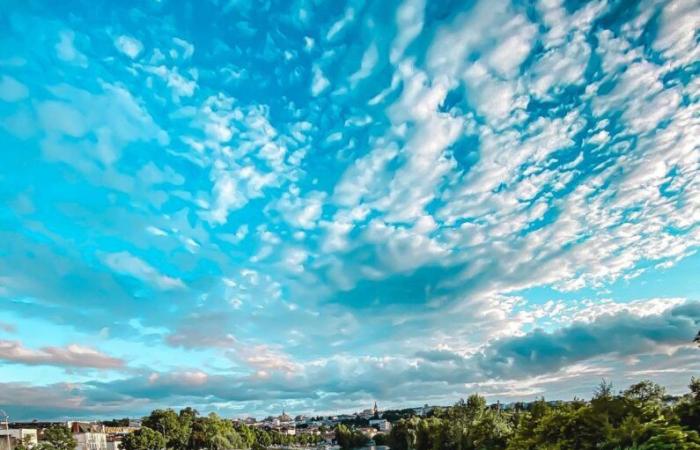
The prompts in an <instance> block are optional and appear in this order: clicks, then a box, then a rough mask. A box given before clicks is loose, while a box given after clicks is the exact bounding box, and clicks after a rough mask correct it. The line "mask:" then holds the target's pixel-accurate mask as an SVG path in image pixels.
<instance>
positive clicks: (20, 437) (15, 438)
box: [0, 428, 39, 450]
mask: <svg viewBox="0 0 700 450" xmlns="http://www.w3.org/2000/svg"><path fill="white" fill-rule="evenodd" d="M8 436H9V439H8ZM8 441H9V442H10V448H9V449H7V442H8ZM38 442H39V440H38V436H37V433H36V430H33V429H31V428H17V429H9V430H0V448H1V449H2V450H12V449H13V448H15V447H16V446H17V445H18V444H24V443H26V444H28V445H29V448H32V447H34V446H35V445H36V444H37V443H38Z"/></svg>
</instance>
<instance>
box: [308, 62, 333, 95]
mask: <svg viewBox="0 0 700 450" xmlns="http://www.w3.org/2000/svg"><path fill="white" fill-rule="evenodd" d="M312 70H313V79H312V80H311V95H313V96H314V97H316V96H318V95H320V94H321V93H323V91H325V90H326V89H328V86H330V82H329V81H328V78H326V77H325V76H324V75H323V71H322V70H321V68H320V67H319V66H317V65H314V66H313V69H312Z"/></svg>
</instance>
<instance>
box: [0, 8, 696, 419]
mask: <svg viewBox="0 0 700 450" xmlns="http://www.w3.org/2000/svg"><path fill="white" fill-rule="evenodd" d="M0 3H2V5H3V11H4V13H3V14H2V15H1V16H0V30H2V32H1V33H0V204H1V205H2V207H1V208H0V408H1V409H3V410H5V411H7V413H8V414H9V416H10V419H11V420H28V419H33V418H37V419H60V418H88V417H92V418H101V417H124V416H131V417H135V416H140V415H143V414H146V413H148V412H149V411H150V410H152V409H154V408H158V407H173V408H180V407H184V406H193V407H195V408H197V409H198V410H199V411H200V412H210V411H215V412H218V413H219V414H221V415H225V416H228V417H239V416H247V415H255V416H263V415H267V414H270V413H279V412H281V410H282V409H285V410H286V411H289V412H292V413H306V414H312V413H329V412H350V411H355V410H360V409H365V408H368V407H370V406H371V405H372V404H373V402H374V401H377V402H378V404H379V407H380V409H382V408H390V407H408V406H420V405H423V404H424V403H428V404H450V403H453V402H455V401H457V400H458V399H459V398H461V397H466V396H467V395H469V394H471V393H475V392H478V393H481V394H482V395H485V396H486V397H487V399H488V400H489V401H493V402H495V401H497V400H499V401H501V402H511V401H516V400H533V399H535V398H537V397H539V396H545V397H546V398H548V399H571V398H573V397H575V396H578V397H589V396H590V395H591V393H592V392H593V390H594V388H595V386H596V385H597V384H598V383H600V381H601V379H606V380H609V381H612V382H613V384H614V386H615V388H616V389H624V388H625V387H627V386H628V385H629V384H631V383H633V382H636V381H639V380H641V379H651V380H653V381H656V382H659V383H662V384H664V385H665V386H666V387H667V388H668V390H669V392H671V393H680V392H683V391H684V390H685V389H686V386H687V384H688V382H689V380H690V377H691V375H693V374H695V375H697V374H699V373H700V349H698V348H697V346H693V345H692V339H693V337H694V336H695V334H696V333H697V332H698V329H700V282H699V280H700V275H699V274H700V254H698V253H697V250H698V247H699V244H700V226H699V223H700V176H699V171H700V148H699V137H700V79H699V78H698V76H697V75H698V73H699V72H700V37H699V35H698V29H697V24H698V23H700V3H698V2H697V1H688V0H676V1H658V0H642V1H638V2H631V1H612V0H592V1H586V2H579V1H559V0H543V1H512V2H511V1H505V0H502V1H501V0H499V1H483V2H475V1H449V0H444V1H434V2H427V1H425V0H399V1H389V0H387V1H371V0H352V1H350V2H341V1H328V2H323V1H320V0H294V1H265V0H263V1H259V2H245V1H242V0H202V1H175V0H160V1H154V0H151V1H144V2H128V1H123V2H109V1H100V0H96V1H94V0H91V1H89V2H88V1H74V0H66V1H62V2H53V1H40V0H23V1H19V0H16V1H15V0H4V1H0Z"/></svg>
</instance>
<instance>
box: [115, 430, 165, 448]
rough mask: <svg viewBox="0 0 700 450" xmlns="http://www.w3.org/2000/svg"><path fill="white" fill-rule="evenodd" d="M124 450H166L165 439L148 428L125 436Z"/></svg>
mask: <svg viewBox="0 0 700 450" xmlns="http://www.w3.org/2000/svg"><path fill="white" fill-rule="evenodd" d="M121 448H122V449H123V450H159V449H162V448H165V438H164V437H163V435H162V434H161V433H159V432H158V431H154V430H152V429H150V428H148V427H146V426H142V427H141V428H140V429H138V430H136V431H134V432H133V433H130V434H127V435H126V436H124V440H123V441H122V446H121Z"/></svg>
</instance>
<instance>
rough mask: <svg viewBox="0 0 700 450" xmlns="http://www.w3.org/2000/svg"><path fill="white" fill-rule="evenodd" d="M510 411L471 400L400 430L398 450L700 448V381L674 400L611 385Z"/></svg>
mask: <svg viewBox="0 0 700 450" xmlns="http://www.w3.org/2000/svg"><path fill="white" fill-rule="evenodd" d="M515 406H516V407H515V408H512V409H509V410H508V411H503V410H501V409H500V408H495V407H493V406H492V407H489V406H487V405H486V402H485V400H484V398H483V397H480V396H478V395H472V396H470V397H469V398H468V399H467V400H466V401H460V402H459V403H457V404H456V405H454V406H452V407H448V408H440V409H436V410H435V411H434V412H433V413H432V414H430V415H429V416H428V417H425V418H419V417H411V418H405V419H401V420H399V421H398V422H396V423H395V424H394V427H393V429H392V430H391V433H390V435H389V436H388V439H387V443H388V444H389V445H390V446H391V448H392V450H471V449H474V450H477V449H479V450H495V449H505V450H535V449H538V450H584V449H609V450H617V449H629V450H662V449H669V450H671V449H673V450H686V449H688V450H692V449H697V450H700V435H699V434H698V433H699V432H700V379H696V378H693V379H692V380H691V383H690V393H688V394H686V395H684V396H682V397H669V396H666V395H665V392H664V389H663V388H662V387H661V386H659V385H657V384H655V383H652V382H650V381H642V382H640V383H637V384H635V385H632V386H630V387H629V388H628V389H626V390H624V391H622V392H620V393H618V394H614V393H613V390H612V386H611V385H609V384H606V383H605V382H603V383H602V384H601V385H600V386H599V388H598V389H597V391H596V392H595V395H594V396H593V398H592V399H591V400H590V401H583V400H574V401H571V402H556V403H548V402H546V401H545V400H544V399H542V400H539V401H537V402H534V403H531V404H528V405H524V404H521V405H515Z"/></svg>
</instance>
